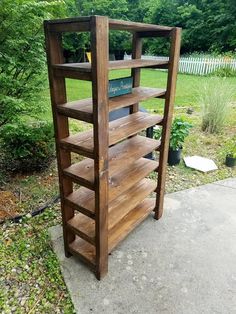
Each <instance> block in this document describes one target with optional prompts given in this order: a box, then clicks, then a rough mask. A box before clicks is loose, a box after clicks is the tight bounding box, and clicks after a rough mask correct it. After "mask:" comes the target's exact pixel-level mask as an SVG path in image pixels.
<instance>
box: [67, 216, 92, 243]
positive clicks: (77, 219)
mask: <svg viewBox="0 0 236 314" xmlns="http://www.w3.org/2000/svg"><path fill="white" fill-rule="evenodd" d="M67 228H69V229H70V230H71V231H72V232H74V233H75V234H77V235H78V236H79V237H81V238H82V239H84V240H85V241H87V242H89V243H91V244H93V245H94V244H95V221H94V220H93V219H91V218H88V217H87V216H85V215H83V214H80V213H79V214H77V215H75V216H74V217H73V218H72V219H70V220H69V221H68V222H67Z"/></svg>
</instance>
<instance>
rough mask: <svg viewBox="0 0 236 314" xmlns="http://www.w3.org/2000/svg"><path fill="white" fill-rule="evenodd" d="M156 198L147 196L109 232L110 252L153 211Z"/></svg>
mask: <svg viewBox="0 0 236 314" xmlns="http://www.w3.org/2000/svg"><path fill="white" fill-rule="evenodd" d="M155 204H156V199H154V198H147V199H145V200H144V201H143V202H142V203H140V204H139V205H137V206H136V207H135V208H133V210H131V211H130V212H129V213H128V214H127V215H126V216H125V217H124V218H123V219H122V220H120V222H119V223H118V224H117V225H116V226H115V227H114V228H112V229H111V230H110V231H109V233H108V245H109V252H111V251H112V250H113V249H114V248H115V247H116V246H117V245H118V244H119V243H120V242H121V241H122V240H123V239H124V238H125V237H126V236H127V235H128V234H129V233H130V232H131V231H132V230H133V229H134V228H135V227H136V226H137V225H139V224H140V223H141V222H142V221H143V220H144V219H145V218H146V217H147V216H148V215H149V213H150V212H152V211H153V209H154V207H155Z"/></svg>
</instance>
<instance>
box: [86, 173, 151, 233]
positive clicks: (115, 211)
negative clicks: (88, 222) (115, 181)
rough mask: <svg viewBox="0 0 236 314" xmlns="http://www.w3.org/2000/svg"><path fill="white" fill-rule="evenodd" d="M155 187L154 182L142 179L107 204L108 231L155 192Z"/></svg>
mask: <svg viewBox="0 0 236 314" xmlns="http://www.w3.org/2000/svg"><path fill="white" fill-rule="evenodd" d="M156 187H157V183H156V182H155V181H152V180H150V179H143V180H141V181H140V182H138V183H137V184H135V185H133V186H132V187H131V188H130V189H128V190H127V191H125V192H123V193H122V194H121V195H120V196H118V197H117V198H116V199H114V201H112V202H111V203H110V204H109V209H108V211H109V216H108V230H110V229H112V228H114V226H115V225H116V224H118V223H119V221H120V220H121V219H123V217H125V216H126V215H127V214H128V213H129V212H130V210H132V209H133V208H135V207H136V206H137V205H138V204H140V203H141V202H142V201H143V200H144V199H145V198H146V197H147V196H148V195H149V194H150V193H151V192H153V191H155V189H156ZM87 219H89V218H87Z"/></svg>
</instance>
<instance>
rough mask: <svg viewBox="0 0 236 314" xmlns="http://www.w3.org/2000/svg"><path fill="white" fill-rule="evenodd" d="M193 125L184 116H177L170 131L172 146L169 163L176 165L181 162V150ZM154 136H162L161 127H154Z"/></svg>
mask: <svg viewBox="0 0 236 314" xmlns="http://www.w3.org/2000/svg"><path fill="white" fill-rule="evenodd" d="M191 127H192V125H191V124H190V123H189V122H187V121H185V120H184V119H183V118H175V119H174V121H173V123H172V127H171V133H170V147H169V153H168V164H169V165H170V166H174V165H177V164H179V162H180V159H181V152H182V148H183V143H184V140H185V138H186V137H187V136H188V134H189V130H190V128H191ZM154 138H155V139H160V138H161V128H160V127H159V126H156V127H154Z"/></svg>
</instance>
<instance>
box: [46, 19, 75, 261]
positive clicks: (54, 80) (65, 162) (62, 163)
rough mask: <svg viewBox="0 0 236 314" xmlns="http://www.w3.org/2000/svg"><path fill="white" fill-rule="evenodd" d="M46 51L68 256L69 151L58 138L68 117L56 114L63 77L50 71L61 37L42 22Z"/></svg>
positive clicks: (60, 60) (63, 97) (63, 91)
mask: <svg viewBox="0 0 236 314" xmlns="http://www.w3.org/2000/svg"><path fill="white" fill-rule="evenodd" d="M44 31H45V40H46V51H47V63H48V77H49V85H50V95H51V106H52V113H53V122H54V132H55V140H56V154H57V167H58V177H59V187H60V197H61V213H62V221H63V235H64V248H65V255H66V256H69V255H70V254H69V250H68V245H69V243H71V242H72V241H73V240H74V235H73V234H72V233H71V232H68V231H67V230H66V223H67V221H68V220H69V219H71V218H72V217H73V215H74V211H73V209H72V208H70V207H67V205H66V204H65V202H64V197H66V196H68V195H69V194H70V193H71V192H72V190H73V189H72V182H71V180H68V178H65V177H64V176H63V174H62V171H63V169H64V168H66V167H69V166H70V164H71V156H70V153H69V152H67V151H65V150H61V149H60V146H59V141H60V139H62V138H64V137H67V136H68V135H69V127H68V118H67V117H65V116H60V115H58V114H57V110H56V107H57V106H58V105H59V104H63V103H65V102H66V87H65V79H64V78H58V77H55V76H54V74H53V71H52V64H54V63H63V62H64V59H63V52H62V39H61V36H60V34H57V33H50V32H49V30H48V23H47V22H45V23H44Z"/></svg>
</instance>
